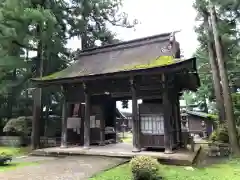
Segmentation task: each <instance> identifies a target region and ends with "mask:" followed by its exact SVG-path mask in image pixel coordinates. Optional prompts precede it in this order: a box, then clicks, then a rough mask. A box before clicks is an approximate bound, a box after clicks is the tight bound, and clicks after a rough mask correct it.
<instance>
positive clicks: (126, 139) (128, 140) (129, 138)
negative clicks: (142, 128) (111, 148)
mask: <svg viewBox="0 0 240 180" xmlns="http://www.w3.org/2000/svg"><path fill="white" fill-rule="evenodd" d="M121 139H122V141H123V142H124V143H132V134H131V133H127V132H126V133H124V137H122V138H121Z"/></svg>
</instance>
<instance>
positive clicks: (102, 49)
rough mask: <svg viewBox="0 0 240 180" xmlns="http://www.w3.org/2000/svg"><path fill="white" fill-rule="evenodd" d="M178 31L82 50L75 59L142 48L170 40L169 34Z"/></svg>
mask: <svg viewBox="0 0 240 180" xmlns="http://www.w3.org/2000/svg"><path fill="white" fill-rule="evenodd" d="M176 32H179V31H173V32H168V33H162V34H157V35H152V36H148V37H143V38H138V39H133V40H129V41H123V42H119V43H114V44H108V45H104V46H100V47H95V48H90V49H86V50H83V51H81V52H80V53H79V55H78V56H77V58H79V57H81V56H86V55H92V54H97V53H103V52H108V51H113V50H119V49H122V48H124V49H126V48H133V47H138V46H142V45H144V44H147V43H155V42H157V41H164V40H170V36H171V34H174V35H175V33H176Z"/></svg>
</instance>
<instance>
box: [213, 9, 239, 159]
mask: <svg viewBox="0 0 240 180" xmlns="http://www.w3.org/2000/svg"><path fill="white" fill-rule="evenodd" d="M210 14H211V23H212V27H213V36H214V41H215V47H216V54H217V60H218V61H217V62H218V67H219V72H220V77H221V81H222V87H223V100H224V105H225V112H226V118H227V119H226V120H227V125H228V135H229V141H230V145H231V148H232V152H233V154H234V155H236V156H240V147H239V143H238V139H237V129H236V122H235V119H234V113H233V104H232V97H231V94H230V90H229V82H228V76H227V71H226V69H225V66H224V57H223V52H222V47H221V45H220V42H219V37H220V36H219V34H218V30H217V23H216V19H217V18H216V11H215V7H214V6H213V5H210Z"/></svg>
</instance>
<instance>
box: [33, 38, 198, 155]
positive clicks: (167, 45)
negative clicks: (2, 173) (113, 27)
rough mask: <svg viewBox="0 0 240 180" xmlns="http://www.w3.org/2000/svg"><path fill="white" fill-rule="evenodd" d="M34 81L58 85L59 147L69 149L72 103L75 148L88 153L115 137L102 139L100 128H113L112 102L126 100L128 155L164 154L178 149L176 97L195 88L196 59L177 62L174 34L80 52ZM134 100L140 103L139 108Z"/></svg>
mask: <svg viewBox="0 0 240 180" xmlns="http://www.w3.org/2000/svg"><path fill="white" fill-rule="evenodd" d="M33 81H34V82H35V83H37V84H38V85H39V87H41V86H47V85H60V86H62V89H63V94H64V97H65V98H64V106H63V114H62V140H61V146H62V147H67V144H68V138H67V137H68V131H67V129H68V128H67V124H68V123H67V121H68V117H70V116H71V112H72V109H73V108H72V104H76V103H78V104H80V108H79V111H78V118H79V119H81V122H80V121H79V123H78V126H79V127H78V129H79V130H78V131H79V139H78V141H79V144H82V145H83V146H84V148H90V145H91V144H92V143H94V142H99V143H100V145H104V144H105V139H106V138H110V139H112V138H116V134H114V133H113V134H111V133H112V132H109V133H110V135H108V136H107V133H106V132H108V130H106V128H105V127H110V128H108V129H111V127H113V128H115V129H116V127H115V126H116V116H115V110H116V101H119V100H128V99H131V100H132V119H133V120H132V122H133V128H132V131H133V151H134V152H139V151H141V148H144V147H158V148H164V149H165V153H172V150H173V148H175V147H178V146H180V144H181V124H180V111H179V95H180V93H181V92H182V91H183V90H193V91H195V90H197V88H198V87H199V85H200V82H199V77H198V74H197V72H196V59H195V58H191V59H180V46H179V43H178V42H177V41H176V40H175V33H165V34H160V35H155V36H151V37H146V38H141V39H136V40H131V41H128V42H121V43H118V44H112V45H106V46H103V47H97V48H93V49H88V50H84V51H82V52H81V53H80V54H79V57H78V60H77V61H76V62H75V63H74V64H73V65H71V66H70V67H68V68H66V69H65V70H63V71H60V72H56V73H54V74H52V75H49V76H46V77H42V78H39V79H33ZM138 99H142V100H143V102H142V104H141V105H140V106H139V107H138V104H137V100H138ZM69 113H70V114H69ZM36 121H37V120H36V119H35V120H34V124H37V123H36ZM35 126H36V125H35ZM33 127H34V125H33ZM33 129H34V128H33ZM35 129H36V127H35ZM36 135H37V133H35V131H34V130H33V136H36ZM36 139H37V138H35V139H34V138H33V140H36Z"/></svg>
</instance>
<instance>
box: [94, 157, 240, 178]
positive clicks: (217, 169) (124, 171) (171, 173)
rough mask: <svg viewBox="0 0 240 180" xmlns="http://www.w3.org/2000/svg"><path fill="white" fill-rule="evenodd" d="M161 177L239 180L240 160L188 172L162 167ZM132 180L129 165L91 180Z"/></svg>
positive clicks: (178, 168)
mask: <svg viewBox="0 0 240 180" xmlns="http://www.w3.org/2000/svg"><path fill="white" fill-rule="evenodd" d="M159 173H160V175H161V176H162V177H163V179H164V180H237V179H239V177H240V160H235V161H228V162H225V163H222V164H217V165H212V166H208V167H206V168H201V169H200V168H199V169H198V168H194V170H193V171H192V170H186V169H185V167H181V166H166V165H160V171H159ZM103 179H104V180H131V179H132V177H131V171H130V168H129V164H124V165H121V166H118V167H116V168H114V169H111V170H109V171H106V172H102V173H100V174H98V175H96V176H95V177H93V178H91V180H103Z"/></svg>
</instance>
